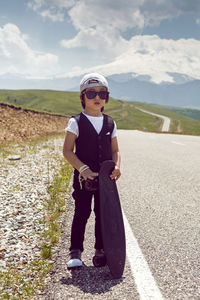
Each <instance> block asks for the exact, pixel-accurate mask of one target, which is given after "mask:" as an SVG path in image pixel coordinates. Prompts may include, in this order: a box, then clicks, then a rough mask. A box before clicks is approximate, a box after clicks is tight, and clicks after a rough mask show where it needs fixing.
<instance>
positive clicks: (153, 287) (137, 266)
mask: <svg viewBox="0 0 200 300" xmlns="http://www.w3.org/2000/svg"><path fill="white" fill-rule="evenodd" d="M123 219H124V226H125V232H126V253H127V257H128V260H129V263H130V266H131V271H132V274H133V277H134V279H135V283H136V286H137V290H138V293H139V295H140V299H141V300H163V299H164V298H163V296H162V294H161V292H160V290H159V288H158V286H157V284H156V282H155V280H154V278H153V276H152V273H151V271H150V269H149V266H148V264H147V262H146V260H145V258H144V256H143V254H142V252H141V250H140V247H139V245H138V242H137V240H136V238H135V237H134V235H133V232H132V230H131V227H130V225H129V223H128V220H127V218H126V216H125V214H124V212H123Z"/></svg>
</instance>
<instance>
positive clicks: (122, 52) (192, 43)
mask: <svg viewBox="0 0 200 300" xmlns="http://www.w3.org/2000/svg"><path fill="white" fill-rule="evenodd" d="M0 66H1V68H0V76H1V78H3V77H5V78H6V76H7V77H8V76H13V77H19V78H24V79H30V78H34V79H45V78H66V79H67V78H69V77H73V76H79V75H82V74H84V73H85V72H91V71H97V72H100V73H102V74H104V75H106V76H108V75H112V74H120V73H132V74H133V76H134V77H138V76H147V77H148V78H150V80H151V81H152V82H155V83H158V84H159V83H162V82H173V81H174V78H173V76H172V75H171V74H172V73H180V74H181V75H182V76H185V78H186V79H188V78H190V79H200V1H199V0H190V1H189V0H107V1H106V0H80V1H78V0H27V1H25V0H18V1H16V0H0Z"/></svg>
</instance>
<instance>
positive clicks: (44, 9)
mask: <svg viewBox="0 0 200 300" xmlns="http://www.w3.org/2000/svg"><path fill="white" fill-rule="evenodd" d="M75 2H76V1H75V0H32V1H29V2H28V4H27V6H28V7H29V8H31V9H33V10H34V11H35V12H36V13H38V14H39V15H40V16H41V17H42V18H43V19H48V18H49V19H51V21H53V22H63V21H64V19H65V16H66V14H67V10H68V9H69V8H70V7H72V6H73V5H74V4H75Z"/></svg>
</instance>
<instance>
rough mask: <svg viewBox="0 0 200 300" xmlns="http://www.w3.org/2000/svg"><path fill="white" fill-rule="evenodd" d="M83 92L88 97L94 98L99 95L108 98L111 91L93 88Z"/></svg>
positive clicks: (101, 97)
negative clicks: (97, 90) (94, 89)
mask: <svg viewBox="0 0 200 300" xmlns="http://www.w3.org/2000/svg"><path fill="white" fill-rule="evenodd" d="M83 94H85V95H86V97H87V98H88V99H94V98H95V97H96V96H97V95H98V96H99V98H100V99H102V100H104V99H107V98H108V94H109V93H108V92H107V91H100V92H96V91H93V90H89V91H85V92H83Z"/></svg>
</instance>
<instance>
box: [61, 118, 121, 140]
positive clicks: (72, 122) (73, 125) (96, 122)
mask: <svg viewBox="0 0 200 300" xmlns="http://www.w3.org/2000/svg"><path fill="white" fill-rule="evenodd" d="M83 114H84V115H85V116H86V117H87V118H88V120H89V121H90V122H91V123H92V125H93V126H94V128H95V130H96V132H97V133H98V134H99V133H100V131H101V129H102V126H103V116H101V117H93V116H89V115H86V114H85V113H83ZM67 131H70V132H72V133H74V134H76V136H77V137H78V135H79V129H78V123H77V121H76V119H75V118H71V119H69V122H68V125H67V128H66V129H65V132H67ZM116 136H117V126H116V123H115V121H114V128H113V132H112V136H111V138H114V137H116Z"/></svg>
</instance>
